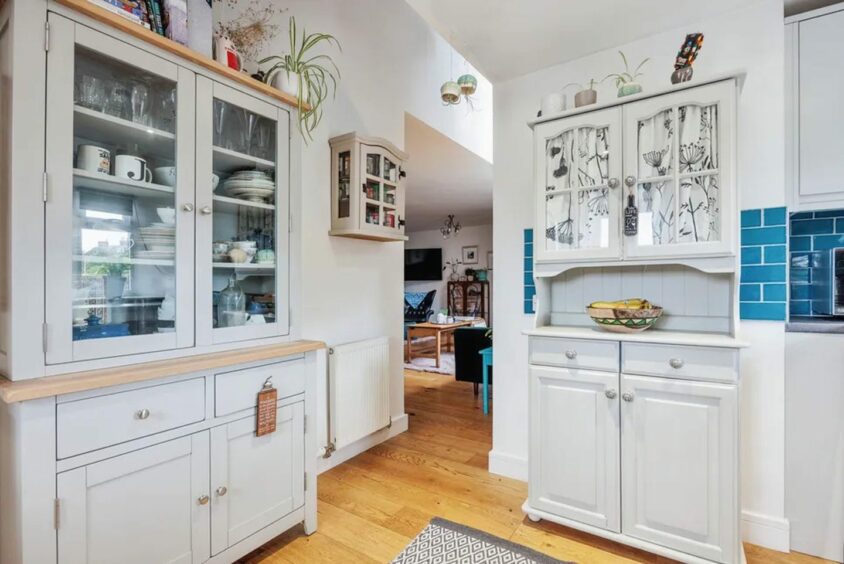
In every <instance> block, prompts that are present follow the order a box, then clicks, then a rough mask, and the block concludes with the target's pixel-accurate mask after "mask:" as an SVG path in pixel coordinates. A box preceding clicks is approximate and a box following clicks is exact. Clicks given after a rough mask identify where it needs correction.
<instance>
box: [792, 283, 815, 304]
mask: <svg viewBox="0 0 844 564" xmlns="http://www.w3.org/2000/svg"><path fill="white" fill-rule="evenodd" d="M811 297H812V286H811V285H810V284H796V283H792V284H791V299H792V301H793V300H808V299H810V298H811Z"/></svg>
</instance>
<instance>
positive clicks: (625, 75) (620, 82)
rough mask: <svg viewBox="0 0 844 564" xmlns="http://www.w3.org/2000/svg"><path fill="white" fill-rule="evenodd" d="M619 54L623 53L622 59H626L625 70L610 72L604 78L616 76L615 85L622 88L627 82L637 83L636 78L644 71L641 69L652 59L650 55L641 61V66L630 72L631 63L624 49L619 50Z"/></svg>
mask: <svg viewBox="0 0 844 564" xmlns="http://www.w3.org/2000/svg"><path fill="white" fill-rule="evenodd" d="M618 54H619V55H621V60H622V61H624V72H621V73H611V74H608V75H607V76H605V77H604V80H606V79H608V78H614V79H615V87H616V88H619V89H621V88H622V87H623V86H625V85H627V84H633V83H635V82H636V79H637V78H639V77H640V76H642V73H641V72H639V71H641V70H642V67H643V66H645V63H647V62H648V61H650V60H651V59H650V57H648V58H646V59H645V60H644V61H642V62H641V63H639V66H637V67H636V70H634V71H633V72H630V64H629V63H628V62H627V56H626V55H625V54H624V51H619V52H618Z"/></svg>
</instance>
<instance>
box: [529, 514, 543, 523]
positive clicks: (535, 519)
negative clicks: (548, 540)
mask: <svg viewBox="0 0 844 564" xmlns="http://www.w3.org/2000/svg"><path fill="white" fill-rule="evenodd" d="M527 518H528V519H530V520H531V521H533V522H534V523H539V522H540V521H542V517H540V516H539V515H535V514H533V513H528V514H527Z"/></svg>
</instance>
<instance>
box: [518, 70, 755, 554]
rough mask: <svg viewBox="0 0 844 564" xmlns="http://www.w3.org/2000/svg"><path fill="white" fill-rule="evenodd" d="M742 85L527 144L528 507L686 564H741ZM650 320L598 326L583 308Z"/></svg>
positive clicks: (610, 116)
mask: <svg viewBox="0 0 844 564" xmlns="http://www.w3.org/2000/svg"><path fill="white" fill-rule="evenodd" d="M741 82H742V76H741V75H735V76H727V77H715V78H712V79H711V80H704V81H701V82H698V83H693V84H681V85H678V86H675V87H672V88H670V89H668V90H665V91H662V92H656V93H643V94H639V95H636V96H631V97H629V98H620V99H617V100H613V101H611V102H607V103H603V104H600V105H595V106H592V107H588V106H587V107H581V108H577V109H575V110H572V111H568V112H564V113H562V114H560V115H557V116H546V117H543V118H540V119H538V120H536V121H534V122H531V123H530V124H529V125H530V126H531V127H532V128H533V132H534V158H535V169H534V170H535V172H534V174H535V179H534V182H535V198H536V200H535V201H536V220H535V229H534V239H533V245H534V249H533V250H534V253H533V256H534V265H533V266H534V268H533V271H534V276H535V285H536V321H535V328H534V329H532V330H529V331H526V332H525V334H526V335H527V336H528V342H529V390H530V391H529V407H528V411H529V447H528V465H529V469H528V492H529V495H528V500H527V501H526V502H525V504H524V506H523V510H524V511H525V512H526V513H527V514H528V516H529V517H530V518H531V519H532V520H535V521H538V520H540V519H547V520H549V521H553V522H555V523H559V524H562V525H566V526H569V527H573V528H576V529H580V530H583V531H586V532H588V533H592V534H595V535H598V536H601V537H604V538H608V539H611V540H614V541H617V542H621V543H624V544H628V545H631V546H635V547H637V548H640V549H644V550H647V551H650V552H653V553H655V554H659V555H662V556H666V557H669V558H673V559H676V560H679V561H682V562H693V563H698V564H702V563H705V562H721V563H725V564H738V563H739V562H741V561H742V560H743V558H744V551H743V550H742V545H741V536H740V530H739V522H740V519H739V515H740V508H741V503H740V499H741V498H740V495H739V392H740V387H741V385H740V375H739V367H740V363H739V351H740V349H741V348H742V347H743V345H742V343H741V342H739V341H738V340H737V339H736V338H735V335H736V328H737V325H738V312H737V283H738V275H737V269H738V265H737V259H736V257H737V254H738V253H737V248H738V241H737V232H738V209H739V203H738V190H736V180H735V170H736V156H735V138H736V123H737V120H736V115H735V108H736V95H737V92H739V91H740V86H741ZM634 297H642V298H646V299H648V300H649V301H651V302H653V303H655V304H658V305H660V306H663V308H664V312H665V313H664V315H663V318H662V319H660V320H659V322H658V324H657V326H656V328H654V329H651V330H648V331H645V332H643V333H636V334H622V333H610V332H607V331H605V330H602V329H599V328H597V327H596V326H595V325H594V324H593V322H592V321H591V320H590V319H589V317H588V316H587V314H586V312H585V307H586V306H587V305H588V304H589V303H591V302H593V301H611V300H618V299H623V298H634Z"/></svg>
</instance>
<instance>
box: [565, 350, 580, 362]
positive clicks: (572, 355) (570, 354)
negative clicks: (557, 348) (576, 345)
mask: <svg viewBox="0 0 844 564" xmlns="http://www.w3.org/2000/svg"><path fill="white" fill-rule="evenodd" d="M566 358H567V359H569V360H574V359H576V358H577V351H566Z"/></svg>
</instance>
